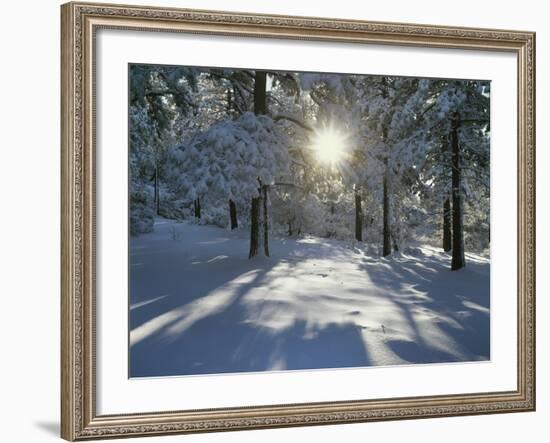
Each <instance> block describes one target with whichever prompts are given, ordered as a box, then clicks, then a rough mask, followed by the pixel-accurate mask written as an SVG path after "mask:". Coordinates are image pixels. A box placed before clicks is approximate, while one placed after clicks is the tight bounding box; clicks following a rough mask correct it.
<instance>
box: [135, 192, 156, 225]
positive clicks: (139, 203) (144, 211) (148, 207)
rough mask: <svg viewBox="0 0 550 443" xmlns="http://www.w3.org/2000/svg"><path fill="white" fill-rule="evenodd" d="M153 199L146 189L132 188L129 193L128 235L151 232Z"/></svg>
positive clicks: (153, 215) (153, 214) (153, 218)
mask: <svg viewBox="0 0 550 443" xmlns="http://www.w3.org/2000/svg"><path fill="white" fill-rule="evenodd" d="M154 221H155V213H154V211H153V198H152V196H151V194H150V193H149V192H148V191H147V188H144V187H138V186H134V187H132V188H131V192H130V235H139V234H144V233H147V232H152V231H153V224H154Z"/></svg>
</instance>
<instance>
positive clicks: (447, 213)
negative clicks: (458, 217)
mask: <svg viewBox="0 0 550 443" xmlns="http://www.w3.org/2000/svg"><path fill="white" fill-rule="evenodd" d="M451 235H452V234H451V200H450V199H449V198H446V199H445V202H444V203H443V250H444V251H445V252H449V251H450V250H451V249H452V243H451V242H452V239H451Z"/></svg>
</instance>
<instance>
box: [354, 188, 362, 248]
mask: <svg viewBox="0 0 550 443" xmlns="http://www.w3.org/2000/svg"><path fill="white" fill-rule="evenodd" d="M355 240H357V241H363V213H362V210H361V192H360V191H359V189H358V187H357V186H356V187H355Z"/></svg>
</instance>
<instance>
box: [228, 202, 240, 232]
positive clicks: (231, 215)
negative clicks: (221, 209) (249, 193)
mask: <svg viewBox="0 0 550 443" xmlns="http://www.w3.org/2000/svg"><path fill="white" fill-rule="evenodd" d="M229 218H230V219H231V230H233V229H237V228H238V227H239V223H238V221H237V206H236V205H235V202H234V201H233V200H231V199H230V200H229Z"/></svg>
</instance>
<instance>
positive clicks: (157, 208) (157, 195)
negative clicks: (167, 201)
mask: <svg viewBox="0 0 550 443" xmlns="http://www.w3.org/2000/svg"><path fill="white" fill-rule="evenodd" d="M159 186H160V183H159V167H158V165H155V213H156V214H157V215H160V189H159Z"/></svg>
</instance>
